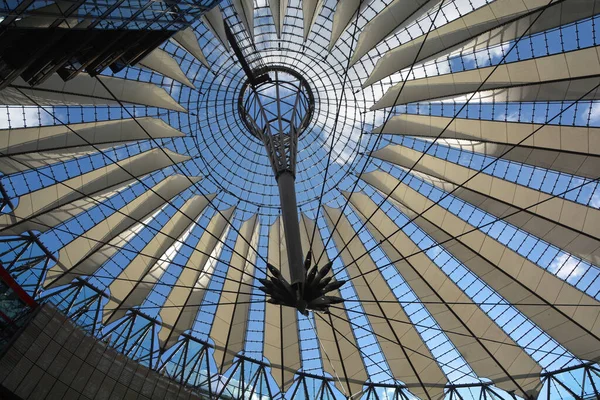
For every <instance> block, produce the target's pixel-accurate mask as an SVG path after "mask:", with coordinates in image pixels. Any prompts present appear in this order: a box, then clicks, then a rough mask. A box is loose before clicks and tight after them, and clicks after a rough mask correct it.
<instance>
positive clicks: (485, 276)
mask: <svg viewBox="0 0 600 400" xmlns="http://www.w3.org/2000/svg"><path fill="white" fill-rule="evenodd" d="M363 178H364V180H365V182H367V183H369V184H370V185H371V186H373V187H375V188H377V189H378V190H380V191H381V192H382V193H385V194H391V198H392V199H393V200H395V201H396V202H398V203H399V205H400V209H401V211H402V212H404V213H405V214H406V215H407V216H408V217H409V218H414V217H416V216H417V215H419V213H421V212H423V211H424V210H426V209H427V208H429V207H431V209H429V210H428V211H427V212H425V213H424V214H423V216H422V217H420V218H418V219H416V220H415V223H416V224H417V225H419V226H420V227H421V228H423V229H424V230H425V232H427V233H428V234H429V235H430V236H431V237H432V238H433V239H434V240H435V241H437V242H438V243H439V242H444V241H447V240H448V239H450V238H455V237H457V236H458V235H462V236H460V237H458V238H456V239H454V240H452V241H451V242H450V243H449V244H448V243H445V246H446V248H447V250H448V251H449V252H450V253H451V254H452V255H454V256H455V257H456V258H457V259H458V260H459V261H461V262H462V263H463V264H464V265H465V266H466V267H467V268H469V269H470V270H471V271H473V273H475V274H476V275H477V276H479V277H480V278H481V279H482V280H483V281H484V282H485V283H487V284H488V285H489V286H490V287H491V288H493V289H494V290H495V291H496V292H498V293H499V294H500V295H501V296H503V297H504V298H505V299H506V300H508V301H509V302H510V303H511V304H513V305H514V306H515V307H516V308H517V309H518V310H519V311H521V312H522V313H523V314H524V315H525V316H527V317H528V318H529V319H530V320H531V321H532V322H533V323H535V324H537V325H538V326H539V327H540V328H541V329H542V330H544V331H545V332H546V333H547V334H548V335H550V336H551V337H553V338H554V339H555V340H556V341H557V342H558V343H560V344H561V345H562V346H564V347H565V348H566V349H567V350H569V351H570V352H571V353H573V354H574V355H575V356H576V357H579V358H580V359H582V360H597V359H599V358H600V318H598V316H599V314H600V303H599V302H598V301H597V300H595V299H593V298H591V297H590V296H588V295H586V294H585V293H583V292H581V291H579V290H578V289H576V288H575V287H573V286H571V285H569V284H568V283H567V282H565V281H563V280H561V279H559V278H558V277H556V276H554V275H552V274H550V273H549V272H548V271H546V270H543V269H542V268H540V267H538V266H537V265H535V264H533V263H532V262H531V261H529V260H527V259H525V258H523V257H522V256H521V255H519V254H518V253H516V252H514V251H512V250H511V249H509V248H507V247H506V246H504V245H503V244H501V243H499V242H497V241H496V240H495V239H493V238H491V237H489V236H487V235H486V234H484V233H483V232H481V231H479V230H476V229H474V227H473V226H472V225H470V224H468V223H466V222H464V221H463V220H462V219H460V218H458V217H456V216H455V215H454V214H452V213H450V212H449V211H446V210H445V209H443V208H442V207H441V206H438V205H435V204H434V203H433V202H432V201H431V200H429V199H428V198H426V197H425V196H423V195H422V194H420V193H419V192H417V191H415V190H414V189H412V188H410V187H409V186H408V185H405V184H403V183H401V184H400V185H398V188H397V189H396V190H393V189H394V187H395V186H396V185H397V184H398V180H397V179H396V178H394V177H392V176H391V175H388V174H386V173H383V172H380V171H375V172H372V173H369V174H366V175H365V176H363ZM421 220H423V221H426V222H428V223H429V224H431V228H430V229H425V228H427V226H425V228H424V225H425V224H424V222H423V221H421ZM467 231H468V232H467ZM450 244H451V246H450ZM520 303H522V305H521V304H520ZM579 305H581V307H579Z"/></svg>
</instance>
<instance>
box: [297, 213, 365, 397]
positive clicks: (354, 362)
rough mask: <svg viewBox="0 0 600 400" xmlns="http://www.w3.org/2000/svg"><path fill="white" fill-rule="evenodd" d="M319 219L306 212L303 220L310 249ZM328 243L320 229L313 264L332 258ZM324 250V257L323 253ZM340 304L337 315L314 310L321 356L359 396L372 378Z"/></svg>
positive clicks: (343, 388)
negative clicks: (325, 250)
mask: <svg viewBox="0 0 600 400" xmlns="http://www.w3.org/2000/svg"><path fill="white" fill-rule="evenodd" d="M314 226H315V221H314V220H312V219H310V218H308V217H307V216H306V215H302V218H301V220H300V239H301V241H302V248H303V249H309V248H311V247H310V242H311V238H312V232H313V228H314ZM324 249H325V246H324V243H323V239H322V238H321V233H320V232H319V231H318V230H317V232H316V233H315V236H314V240H313V242H312V252H313V265H318V266H319V267H323V266H324V265H325V264H327V263H328V262H329V261H330V260H329V257H327V253H326V252H324ZM321 254H323V256H322V257H319V256H320V255H321ZM328 295H330V296H338V297H341V294H340V292H339V290H335V291H332V292H329V293H328ZM338 307H339V306H334V307H331V308H330V309H329V312H330V313H331V314H333V315H334V316H333V317H331V316H329V315H325V314H321V313H318V315H317V313H314V320H315V322H314V324H315V328H316V330H317V336H318V339H319V343H320V345H321V346H322V347H323V349H324V351H323V350H321V359H322V364H323V368H324V370H325V372H328V373H329V374H331V376H339V378H340V380H341V383H340V380H337V379H336V380H335V385H336V386H337V388H338V389H340V390H341V391H342V393H344V394H345V395H346V396H347V397H348V396H357V395H358V394H360V393H361V392H362V390H363V385H364V383H365V382H366V381H367V379H368V378H369V377H368V375H367V370H366V369H365V365H364V363H363V359H362V355H361V354H360V351H359V350H358V344H357V343H356V338H355V337H354V331H353V330H352V325H350V324H349V323H348V322H346V320H352V318H351V317H350V316H349V315H348V313H347V312H346V311H344V310H340V309H339V308H338Z"/></svg>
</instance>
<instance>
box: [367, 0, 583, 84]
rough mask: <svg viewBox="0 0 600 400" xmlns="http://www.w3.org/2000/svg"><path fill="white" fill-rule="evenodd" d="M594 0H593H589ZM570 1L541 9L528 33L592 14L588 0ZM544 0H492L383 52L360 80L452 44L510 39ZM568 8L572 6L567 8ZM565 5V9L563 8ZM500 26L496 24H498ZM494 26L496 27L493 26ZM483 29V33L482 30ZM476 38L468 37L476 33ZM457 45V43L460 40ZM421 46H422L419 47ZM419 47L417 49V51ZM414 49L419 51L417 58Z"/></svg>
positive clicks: (478, 45)
mask: <svg viewBox="0 0 600 400" xmlns="http://www.w3.org/2000/svg"><path fill="white" fill-rule="evenodd" d="M593 1H594V0H593ZM568 2H570V3H571V5H569V6H568V7H564V5H563V4H564V3H560V1H555V3H557V4H556V5H555V6H553V7H550V8H549V9H547V10H546V11H544V13H543V15H542V17H540V18H538V20H537V21H536V23H535V24H534V25H533V26H532V29H530V30H529V31H528V33H529V34H533V33H536V32H541V31H542V30H546V29H550V28H553V27H556V26H559V25H562V24H568V23H569V22H573V21H576V20H577V19H581V18H584V17H585V16H590V15H591V14H592V12H591V8H590V6H589V3H590V0H575V1H572V0H570V1H568ZM548 3H549V1H548V0H496V1H493V2H491V3H488V4H486V5H484V6H483V7H480V8H478V9H476V10H474V11H473V12H470V13H468V14H466V15H464V16H463V17H460V18H457V19H455V20H454V21H451V22H450V23H448V24H445V25H443V26H441V27H439V28H437V29H434V30H432V31H431V32H430V33H429V35H428V36H427V41H426V42H425V44H424V45H423V40H425V35H422V36H419V37H417V38H415V39H413V40H411V41H409V42H407V43H404V44H402V45H400V46H398V47H396V48H394V49H392V50H390V51H388V52H387V53H385V54H384V55H383V56H382V57H381V58H380V59H379V60H378V61H377V64H376V65H375V68H374V69H373V71H372V72H371V75H370V76H369V79H367V80H366V81H365V83H364V84H363V85H364V87H367V86H370V85H372V84H373V83H375V82H378V81H380V80H381V79H383V78H385V77H387V76H389V75H391V74H393V73H395V72H397V71H401V70H403V69H405V68H409V67H410V65H411V64H412V63H413V61H415V58H416V60H417V61H416V63H417V64H418V63H420V62H424V61H427V60H428V59H430V58H434V57H433V56H435V55H439V53H441V52H444V53H451V52H452V50H454V49H455V48H456V47H459V48H460V50H461V51H464V52H467V51H468V50H471V51H472V50H473V49H482V48H487V47H489V46H494V45H496V44H500V43H503V42H507V41H509V40H512V39H517V38H518V37H520V36H521V35H522V34H523V33H525V32H526V31H527V28H529V26H530V25H531V23H532V22H533V21H534V20H535V18H536V17H537V16H538V15H539V13H540V11H537V12H536V10H539V9H540V8H543V7H545V6H546V5H547V4H548ZM571 8H574V9H573V10H571ZM565 9H569V11H568V12H565ZM498 27H500V28H498ZM495 28H498V29H495ZM485 32H487V34H484V33H485ZM480 34H481V36H480V37H478V38H477V39H476V40H474V41H472V42H470V43H469V42H467V41H468V40H469V39H471V38H473V37H476V36H478V35H480ZM461 43H462V45H460V46H459V44H461ZM421 46H423V47H422V48H421ZM419 49H421V50H420V53H419ZM417 53H418V54H419V56H418V58H417Z"/></svg>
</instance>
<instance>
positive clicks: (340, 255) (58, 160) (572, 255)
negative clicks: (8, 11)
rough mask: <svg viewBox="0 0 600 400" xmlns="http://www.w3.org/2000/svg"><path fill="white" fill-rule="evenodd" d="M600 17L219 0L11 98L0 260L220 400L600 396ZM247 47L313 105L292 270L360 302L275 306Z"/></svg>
mask: <svg viewBox="0 0 600 400" xmlns="http://www.w3.org/2000/svg"><path fill="white" fill-rule="evenodd" d="M36 3H37V2H36ZM39 3H40V7H42V6H45V7H46V6H49V5H51V3H50V2H39ZM41 3H44V4H41ZM205 3H206V4H208V3H212V2H205ZM186 4H187V3H186ZM211 6H212V4H211ZM598 13H600V1H597V0H442V1H439V0H343V1H341V0H340V1H336V0H289V1H288V0H268V1H267V0H225V1H222V2H220V4H218V5H216V6H214V7H213V8H211V9H210V11H208V12H206V13H204V14H203V15H202V16H201V17H198V18H195V19H194V20H193V22H192V25H191V26H190V27H188V28H186V29H184V30H180V31H179V32H178V33H177V34H175V35H174V36H173V37H172V39H170V40H169V41H167V42H165V43H163V44H162V45H161V46H160V49H158V50H156V51H155V52H153V53H152V54H151V56H148V57H147V58H145V59H143V60H142V61H141V62H140V63H139V64H137V65H135V66H130V67H126V68H124V69H123V70H121V71H119V72H116V73H113V72H111V71H110V70H108V69H107V70H106V71H104V72H103V73H102V74H100V75H98V76H95V77H92V76H89V75H86V74H79V75H77V76H76V77H75V78H73V79H71V80H68V81H66V82H65V81H63V80H62V79H61V78H60V77H58V76H51V77H50V78H49V79H47V80H46V81H44V82H43V83H41V84H39V85H36V86H33V87H31V86H29V85H27V84H26V83H25V82H24V81H21V80H20V78H17V79H16V80H15V81H14V82H12V83H11V84H10V85H9V86H8V87H6V88H4V89H2V90H0V104H1V106H0V172H1V173H2V175H1V177H0V184H1V186H0V188H1V194H2V209H1V212H2V213H1V214H0V235H1V236H0V262H2V264H3V266H4V267H5V268H7V270H8V271H9V272H10V273H11V274H12V276H13V277H15V279H16V280H17V281H18V282H19V283H20V284H21V285H22V286H23V287H24V288H25V289H26V290H27V291H28V292H29V293H31V294H32V295H33V296H34V297H35V298H36V299H39V300H40V301H47V302H50V303H52V304H55V305H56V306H57V307H58V308H59V309H60V310H61V311H63V312H64V313H65V314H67V315H68V316H69V317H70V318H71V319H73V320H75V321H77V322H78V323H79V324H80V326H82V327H83V328H84V329H86V330H88V331H89V332H90V333H91V334H93V335H95V336H96V337H97V338H99V339H100V340H103V341H105V342H107V343H109V344H110V345H111V346H113V347H115V348H116V349H118V350H119V351H121V352H123V353H125V354H127V355H128V356H129V357H131V358H133V359H135V360H137V361H139V362H140V363H142V364H144V365H147V366H149V367H150V368H153V369H156V370H159V371H161V372H163V373H164V374H166V375H168V376H170V377H172V378H173V379H175V380H177V381H179V382H181V383H182V384H186V385H189V386H191V387H194V388H195V389H196V390H197V391H198V392H199V393H202V394H204V395H206V396H207V397H209V398H226V399H234V398H235V399H238V398H239V399H252V400H254V399H261V400H262V399H271V398H278V399H280V398H285V399H295V398H297V399H305V398H310V399H344V398H352V399H382V400H388V399H413V398H420V399H432V400H433V399H442V398H445V399H450V400H453V399H465V400H467V399H514V398H525V399H537V398H539V399H571V398H576V399H591V398H597V396H598V395H599V393H600V392H599V390H600V367H599V366H598V365H597V364H596V363H597V361H598V360H599V359H600V188H599V185H598V181H599V179H600V103H598V100H600V90H599V88H600V31H599V30H598V28H599V25H597V23H600V19H599V17H598V16H597V14H598ZM73 18H76V17H73ZM26 19H27V16H24V17H23V18H22V21H26ZM228 31H229V32H228ZM232 44H233V46H232ZM236 51H239V52H240V53H241V54H242V56H243V59H244V60H245V61H246V62H247V64H248V65H249V66H250V68H251V69H253V70H255V71H256V70H265V69H267V70H271V71H280V72H279V74H278V75H279V79H282V80H286V79H287V80H289V82H287V83H286V84H289V85H291V86H290V87H300V86H302V85H304V83H305V84H306V85H307V86H308V90H306V92H305V94H304V95H303V96H298V97H299V98H300V97H301V98H302V100H301V101H302V105H301V108H302V113H303V114H302V115H303V116H304V115H308V116H309V118H308V120H307V121H304V122H305V123H304V122H303V131H302V134H301V135H300V137H299V138H298V143H297V159H296V168H295V187H296V194H297V206H298V212H299V216H300V239H301V242H302V248H303V249H304V250H305V252H306V251H308V250H309V249H310V250H311V251H312V256H313V262H314V263H315V264H316V265H318V266H323V265H325V264H327V263H329V262H331V263H332V271H331V273H330V274H331V275H332V276H333V280H332V281H333V282H335V281H341V280H343V281H346V283H345V284H344V285H342V286H341V287H340V288H339V289H335V291H334V292H335V293H334V295H336V296H339V297H341V298H343V299H344V302H343V303H341V304H335V305H332V306H331V307H330V309H329V311H330V312H329V313H323V312H312V311H311V312H309V313H308V316H306V315H303V314H301V313H299V312H297V310H296V309H294V308H291V307H286V306H282V305H278V304H272V303H269V302H267V301H266V299H267V296H266V295H265V293H263V292H262V291H261V290H260V289H259V288H260V283H259V281H258V280H259V279H264V278H266V277H267V276H269V273H268V269H267V263H269V264H272V265H274V266H277V267H278V268H279V267H281V268H284V266H285V265H287V264H288V259H287V253H286V243H285V235H284V227H283V222H282V217H281V206H280V195H279V189H278V186H277V181H276V179H275V177H274V174H273V168H272V166H271V163H270V160H269V157H268V155H267V154H266V152H265V146H264V144H263V142H262V141H261V139H260V138H259V137H257V136H256V135H255V134H253V133H252V132H250V130H249V129H248V124H247V121H245V120H244V118H245V116H244V115H243V113H242V112H240V110H242V109H244V107H240V104H242V103H244V102H248V104H249V103H250V102H252V101H254V100H253V99H251V98H250V97H251V96H249V95H248V94H245V93H246V92H244V90H246V89H248V83H247V82H248V76H247V71H246V70H245V68H244V67H243V65H242V63H241V62H240V58H239V57H238V55H237V53H236ZM281 71H292V73H286V72H281ZM298 77H300V78H301V80H300V79H298ZM298 82H301V83H298ZM299 85H300V86H299ZM269 90H270V88H269V87H266V88H264V87H263V89H262V91H261V92H260V96H263V97H264V96H267V97H268V96H269ZM288 105H289V104H288ZM248 108H250V106H248ZM292 109H293V107H292ZM289 111H290V109H288V110H287V112H289ZM273 113H274V114H276V111H273ZM298 118H300V117H298ZM271 122H272V121H271ZM271 122H270V123H271Z"/></svg>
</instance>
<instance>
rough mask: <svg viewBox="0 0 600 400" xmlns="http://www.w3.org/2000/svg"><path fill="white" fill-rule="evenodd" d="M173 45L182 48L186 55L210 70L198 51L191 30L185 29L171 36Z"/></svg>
mask: <svg viewBox="0 0 600 400" xmlns="http://www.w3.org/2000/svg"><path fill="white" fill-rule="evenodd" d="M171 39H172V40H173V41H175V43H177V44H178V45H180V46H181V47H183V48H184V49H185V50H186V51H187V52H188V53H190V54H191V55H192V56H194V57H195V58H196V60H198V61H200V62H201V63H202V64H203V65H204V66H205V67H206V68H210V67H209V65H208V61H207V60H206V57H205V56H204V53H202V49H200V44H199V43H198V38H197V37H196V34H195V33H194V30H193V29H192V28H185V29H184V30H181V31H179V32H177V33H176V34H174V35H173V37H172V38H171Z"/></svg>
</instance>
